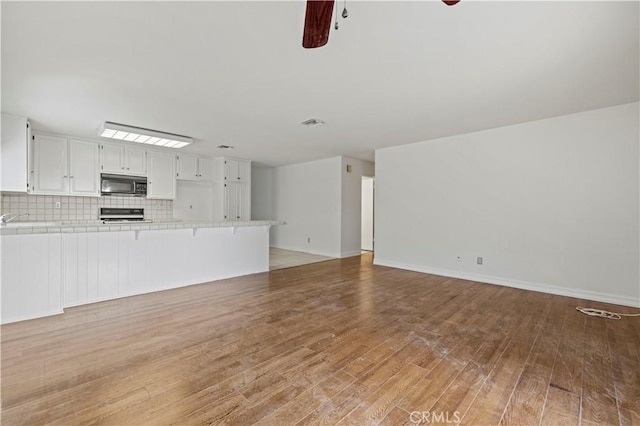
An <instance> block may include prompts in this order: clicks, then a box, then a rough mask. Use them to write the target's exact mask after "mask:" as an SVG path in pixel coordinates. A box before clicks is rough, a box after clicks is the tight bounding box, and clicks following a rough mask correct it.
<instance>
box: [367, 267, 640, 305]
mask: <svg viewBox="0 0 640 426" xmlns="http://www.w3.org/2000/svg"><path fill="white" fill-rule="evenodd" d="M373 264H374V265H380V266H389V267H391V268H398V269H406V270H409V271H415V272H423V273H425V274H432V275H440V276H443V277H450V278H459V279H463V280H469V281H478V282H481V283H486V284H495V285H501V286H505V287H513V288H519V289H522V290H531V291H539V292H541V293H548V294H555V295H558V296H568V297H575V298H577V299H586V300H593V301H596V302H604V303H613V304H615V305H622V306H630V307H633V308H640V300H638V299H634V298H633V297H628V296H622V295H614V294H607V293H600V292H596V291H590V290H579V289H574V288H568V287H557V286H552V285H548V284H539V283H532V282H527V281H519V280H512V279H506V278H500V277H493V276H489V275H481V274H471V273H466V272H460V271H452V270H448V269H439V268H432V267H428V266H421V265H411V264H406V263H400V262H395V261H387V260H384V259H379V258H375V259H374V261H373Z"/></svg>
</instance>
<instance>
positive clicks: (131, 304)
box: [1, 255, 640, 425]
mask: <svg viewBox="0 0 640 426" xmlns="http://www.w3.org/2000/svg"><path fill="white" fill-rule="evenodd" d="M577 305H583V306H584V305H588V306H593V307H597V308H604V309H609V310H612V309H613V310H617V311H622V312H632V311H633V310H632V309H629V308H623V307H616V306H612V305H606V304H601V303H591V302H584V301H580V300H577V299H571V298H566V297H558V296H551V295H546V294H542V293H534V292H527V291H523V290H517V289H511V288H504V287H499V286H493V285H486V284H479V283H474V282H469V281H462V280H456V279H449V278H445V277H438V276H432V275H426V274H420V273H414V272H409V271H402V270H397V269H392V268H386V267H374V266H372V264H371V256H370V255H363V256H362V257H354V258H349V259H343V260H333V261H328V262H323V263H317V264H311V265H306V266H301V267H296V268H290V269H286V270H279V271H272V272H269V273H263V274H257V275H251V276H246V277H240V278H234V279H229V280H224V281H218V282H215V283H209V284H203V285H198V286H191V287H187V288H182V289H177V290H171V291H165V292H160V293H154V294H149V295H142V296H137V297H130V298H127V299H120V300H114V301H109V302H103V303H97V304H93V305H88V306H82V307H77V308H73V309H68V310H67V311H66V312H65V314H64V315H60V316H56V317H49V318H43V319H37V320H31V321H25V322H21V323H15V324H9V325H5V326H2V328H1V331H2V389H1V390H2V423H3V424H5V425H38V424H63V425H73V424H83V425H86V424H111V425H138V424H149V425H161V424H237V425H249V424H254V423H257V424H261V425H296V424H299V425H308V424H328V425H332V424H341V425H369V424H381V425H413V424H435V423H446V422H449V423H456V422H458V421H460V422H461V423H463V424H471V425H488V424H521V425H529V424H531V425H534V424H535V425H538V424H543V425H568V424H582V425H603V424H626V425H631V424H640V318H625V319H623V320H620V321H613V320H606V319H602V318H593V317H588V316H585V315H583V314H580V313H578V312H577V311H576V310H575V306H577Z"/></svg>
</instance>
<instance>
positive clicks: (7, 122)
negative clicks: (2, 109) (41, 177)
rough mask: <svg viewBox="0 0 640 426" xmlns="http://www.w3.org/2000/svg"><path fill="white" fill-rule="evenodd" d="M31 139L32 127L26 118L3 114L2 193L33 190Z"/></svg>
mask: <svg viewBox="0 0 640 426" xmlns="http://www.w3.org/2000/svg"><path fill="white" fill-rule="evenodd" d="M30 139H31V126H30V125H29V121H28V120H27V118H26V117H19V116H17V115H9V114H2V139H1V140H0V159H1V160H0V161H1V166H2V179H0V191H17V192H28V191H30V190H31V187H30V185H31V182H30V179H29V175H28V163H27V160H28V158H29V155H28V149H29V148H28V147H29V140H30Z"/></svg>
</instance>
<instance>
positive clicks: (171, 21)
mask: <svg viewBox="0 0 640 426" xmlns="http://www.w3.org/2000/svg"><path fill="white" fill-rule="evenodd" d="M347 6H348V9H349V17H348V18H347V19H346V20H343V19H340V29H339V30H338V31H337V32H336V31H334V30H333V29H332V31H331V35H330V38H329V43H328V44H327V45H326V46H325V47H322V48H319V49H310V50H306V49H303V48H302V47H301V42H302V26H303V21H304V12H305V2H304V1H294V2H283V1H273V2H271V1H262V2H193V3H191V2H189V3H187V2H141V3H137V2H136V3H131V2H64V3H63V2H4V1H3V2H2V10H1V12H2V111H3V112H6V113H12V114H19V115H24V116H28V117H29V118H30V119H31V120H32V123H33V126H34V128H36V129H40V130H45V131H50V132H56V133H65V134H70V135H75V136H83V137H95V135H96V129H97V128H98V126H99V125H100V123H101V122H102V121H105V120H107V121H114V122H118V123H125V124H130V125H134V126H139V127H147V128H152V129H157V130H162V131H167V132H172V133H178V134H183V135H188V136H192V137H194V138H195V139H196V143H194V144H193V145H192V146H190V147H188V148H185V149H184V151H188V152H197V153H202V154H212V155H223V154H226V155H232V156H237V157H244V158H249V159H252V160H254V161H256V162H258V163H261V164H264V165H272V166H275V165H282V164H288V163H295V162H300V161H306V160H312V159H319V158H325V157H330V156H334V155H348V156H354V157H358V158H363V159H370V160H372V159H373V151H374V150H375V149H376V148H381V147H387V146H393V145H400V144H406V143H411V142H417V141H423V140H428V139H432V138H436V137H442V136H448V135H455V134H461V133H467V132H472V131H477V130H482V129H488V128H494V127H499V126H504V125H509V124H515V123H520V122H525V121H531V120H537V119H541V118H547V117H551V116H556V115H562V114H568V113H573V112H579V111H585V110H590V109H595V108H600V107H606V106H612V105H618V104H622V103H627V102H634V101H638V99H639V95H638V93H639V72H640V71H639V62H640V56H639V21H640V19H639V3H638V2H637V1H627V2H612V1H603V2H581V1H574V2H556V1H553V2H515V1H513V2H505V1H503V2H483V1H477V0H462V1H461V2H460V3H459V4H458V5H457V6H454V7H448V6H445V5H443V4H442V3H441V2H439V1H413V2H392V1H387V2H356V1H352V0H349V2H348V4H347ZM338 7H339V10H340V11H341V10H342V7H343V4H342V2H340V3H339V6H338ZM312 117H314V118H318V119H321V120H324V121H326V122H327V124H326V125H325V126H323V127H316V128H306V127H304V126H302V125H301V124H300V122H301V121H303V120H306V119H308V118H312ZM220 144H228V145H234V146H235V147H236V149H235V150H233V151H221V150H219V149H217V148H216V146H217V145H220Z"/></svg>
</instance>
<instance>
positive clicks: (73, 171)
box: [69, 139, 100, 196]
mask: <svg viewBox="0 0 640 426" xmlns="http://www.w3.org/2000/svg"><path fill="white" fill-rule="evenodd" d="M99 164H100V152H99V148H98V145H97V144H95V143H93V142H86V141H80V140H75V139H70V140H69V193H70V194H73V195H94V196H97V195H99V192H100V179H99V177H100V170H99Z"/></svg>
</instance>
